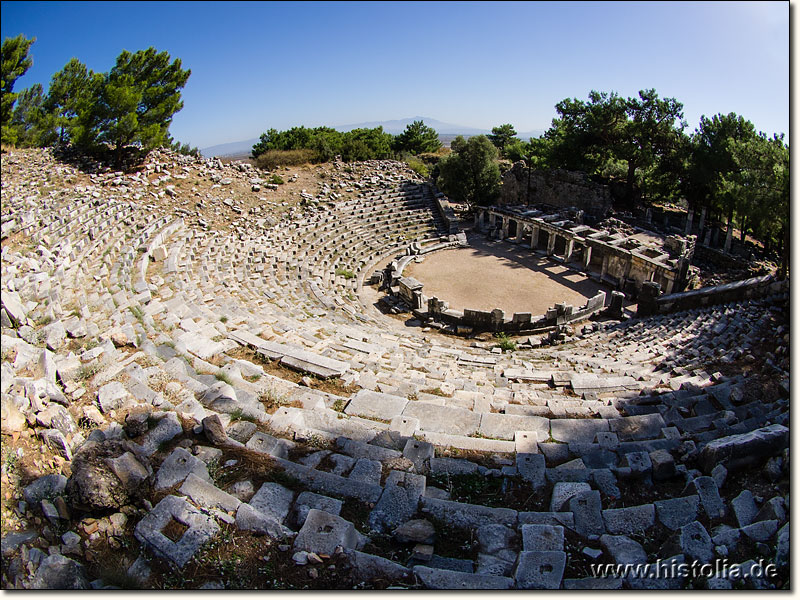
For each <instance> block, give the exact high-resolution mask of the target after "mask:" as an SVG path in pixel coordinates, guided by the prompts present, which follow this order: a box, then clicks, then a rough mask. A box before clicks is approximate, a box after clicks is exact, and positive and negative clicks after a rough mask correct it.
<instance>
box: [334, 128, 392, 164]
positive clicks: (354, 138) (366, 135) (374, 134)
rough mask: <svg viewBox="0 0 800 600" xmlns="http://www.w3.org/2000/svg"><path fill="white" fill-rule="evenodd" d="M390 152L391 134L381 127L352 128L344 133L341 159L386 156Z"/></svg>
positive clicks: (369, 158) (354, 159) (365, 158)
mask: <svg viewBox="0 0 800 600" xmlns="http://www.w3.org/2000/svg"><path fill="white" fill-rule="evenodd" d="M391 154H392V135H391V134H389V133H385V132H384V131H383V127H375V128H374V129H353V130H351V131H348V132H347V133H345V134H344V142H343V144H342V159H343V160H345V161H348V162H349V161H357V160H372V159H381V158H388V157H390V156H391Z"/></svg>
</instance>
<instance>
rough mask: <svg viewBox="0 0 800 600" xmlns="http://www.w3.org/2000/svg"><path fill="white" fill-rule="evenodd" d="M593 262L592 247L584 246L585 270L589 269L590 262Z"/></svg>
mask: <svg viewBox="0 0 800 600" xmlns="http://www.w3.org/2000/svg"><path fill="white" fill-rule="evenodd" d="M591 262H592V247H591V246H584V247H583V269H584V270H585V271H587V272H588V271H589V263H591Z"/></svg>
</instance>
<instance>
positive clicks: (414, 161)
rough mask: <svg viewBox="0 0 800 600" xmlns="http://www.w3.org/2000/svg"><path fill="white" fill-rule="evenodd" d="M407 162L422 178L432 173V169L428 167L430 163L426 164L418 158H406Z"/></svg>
mask: <svg viewBox="0 0 800 600" xmlns="http://www.w3.org/2000/svg"><path fill="white" fill-rule="evenodd" d="M406 164H407V165H408V167H409V168H410V169H411V170H412V171H414V172H415V173H416V174H417V175H419V176H420V177H422V178H427V177H428V175H430V170H429V169H428V165H426V164H425V163H424V162H422V161H421V160H419V159H418V158H408V159H406Z"/></svg>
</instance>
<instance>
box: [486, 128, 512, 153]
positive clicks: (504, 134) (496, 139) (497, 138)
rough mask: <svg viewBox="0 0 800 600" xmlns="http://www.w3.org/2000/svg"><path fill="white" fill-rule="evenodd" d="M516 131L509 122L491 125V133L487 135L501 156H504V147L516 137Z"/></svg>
mask: <svg viewBox="0 0 800 600" xmlns="http://www.w3.org/2000/svg"><path fill="white" fill-rule="evenodd" d="M516 135H517V131H516V130H515V129H514V126H513V125H511V124H510V123H505V124H503V125H498V126H497V127H492V133H491V135H490V136H489V139H490V140H491V142H492V144H494V145H495V147H496V148H497V149H498V150H499V151H500V154H501V155H502V156H505V149H506V146H508V145H509V144H510V143H511V142H512V141H513V140H514V138H515V137H516Z"/></svg>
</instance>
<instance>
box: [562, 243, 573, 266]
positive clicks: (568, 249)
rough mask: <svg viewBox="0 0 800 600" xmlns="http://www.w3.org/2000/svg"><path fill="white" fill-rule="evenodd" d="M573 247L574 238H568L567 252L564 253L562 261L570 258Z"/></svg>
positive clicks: (567, 260)
mask: <svg viewBox="0 0 800 600" xmlns="http://www.w3.org/2000/svg"><path fill="white" fill-rule="evenodd" d="M574 248H575V240H573V239H568V240H567V253H566V254H565V255H564V262H569V261H570V260H572V251H573V249H574Z"/></svg>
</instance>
